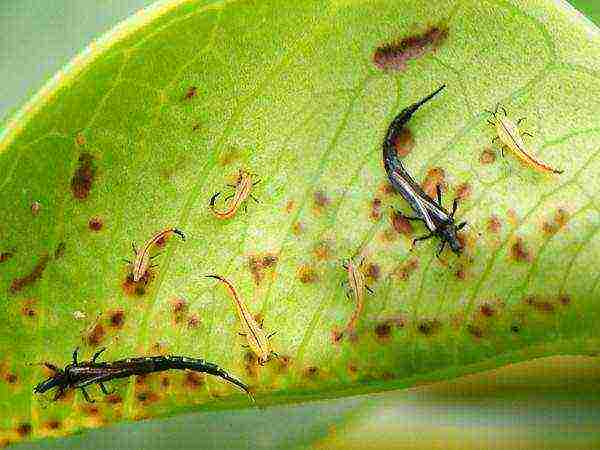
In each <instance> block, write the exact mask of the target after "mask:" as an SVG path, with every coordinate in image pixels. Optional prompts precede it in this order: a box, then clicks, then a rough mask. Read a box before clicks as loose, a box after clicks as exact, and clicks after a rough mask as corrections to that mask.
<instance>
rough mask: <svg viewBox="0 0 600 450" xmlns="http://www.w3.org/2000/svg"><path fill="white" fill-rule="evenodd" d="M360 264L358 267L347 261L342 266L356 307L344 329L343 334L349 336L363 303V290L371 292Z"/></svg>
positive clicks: (354, 326)
mask: <svg viewBox="0 0 600 450" xmlns="http://www.w3.org/2000/svg"><path fill="white" fill-rule="evenodd" d="M362 264H363V263H362V262H361V263H360V265H356V264H354V262H352V260H349V261H348V262H347V263H346V264H344V268H345V269H346V271H347V272H348V283H349V286H350V289H351V290H352V292H353V293H354V297H355V298H356V307H355V308H354V312H353V313H352V316H351V317H350V320H349V321H348V323H347V324H346V326H345V328H344V333H349V334H350V333H352V332H353V331H354V329H355V328H356V323H357V322H358V319H359V317H360V314H361V312H362V310H363V306H364V303H365V290H368V291H369V292H372V291H371V289H370V288H369V286H367V284H366V282H365V276H364V274H363V272H362V270H361V267H362Z"/></svg>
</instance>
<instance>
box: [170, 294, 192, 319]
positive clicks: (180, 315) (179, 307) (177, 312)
mask: <svg viewBox="0 0 600 450" xmlns="http://www.w3.org/2000/svg"><path fill="white" fill-rule="evenodd" d="M188 308H189V305H188V302H187V301H185V300H184V299H183V298H174V299H172V300H171V313H172V314H173V320H174V321H175V323H181V322H182V321H183V319H184V318H185V315H186V314H187V312H188Z"/></svg>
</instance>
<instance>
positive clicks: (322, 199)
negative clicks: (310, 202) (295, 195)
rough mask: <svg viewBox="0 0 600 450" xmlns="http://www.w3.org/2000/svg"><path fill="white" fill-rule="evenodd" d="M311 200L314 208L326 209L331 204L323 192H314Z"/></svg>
mask: <svg viewBox="0 0 600 450" xmlns="http://www.w3.org/2000/svg"><path fill="white" fill-rule="evenodd" d="M313 199H314V202H315V206H316V207H318V208H326V207H327V206H329V205H330V204H331V199H330V198H329V197H328V196H327V194H326V193H325V191H315V193H314V194H313Z"/></svg>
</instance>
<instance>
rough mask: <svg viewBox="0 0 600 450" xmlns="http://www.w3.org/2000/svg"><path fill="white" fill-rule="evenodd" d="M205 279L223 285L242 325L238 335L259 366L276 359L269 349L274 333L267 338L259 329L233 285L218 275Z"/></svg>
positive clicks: (208, 276) (275, 354)
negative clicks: (241, 337) (255, 357)
mask: <svg viewBox="0 0 600 450" xmlns="http://www.w3.org/2000/svg"><path fill="white" fill-rule="evenodd" d="M206 277H207V278H214V279H216V280H219V281H220V282H221V283H223V284H224V285H225V287H226V288H227V291H228V292H229V295H230V296H231V299H232V300H233V303H234V306H235V309H236V312H237V315H238V318H239V319H240V322H241V323H242V328H243V330H244V331H243V332H242V333H240V334H242V335H245V336H246V339H247V340H248V347H250V350H252V351H253V352H254V353H255V354H256V356H257V357H258V363H259V364H260V365H263V364H266V363H267V362H268V361H269V360H270V359H271V357H273V356H275V357H277V353H275V352H274V351H273V349H272V348H271V343H270V342H269V339H270V338H271V336H273V335H274V334H275V333H271V334H270V335H268V336H267V334H266V333H265V331H264V330H263V329H262V328H261V327H260V325H259V324H258V322H256V320H255V319H254V317H253V316H252V314H250V311H249V310H248V307H247V306H246V304H245V303H244V302H243V301H242V299H241V298H240V296H239V295H238V293H237V291H236V290H235V288H234V287H233V285H232V284H231V283H230V282H229V281H228V280H227V279H225V278H223V277H222V276H220V275H206Z"/></svg>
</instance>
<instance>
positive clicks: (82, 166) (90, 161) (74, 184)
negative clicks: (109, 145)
mask: <svg viewBox="0 0 600 450" xmlns="http://www.w3.org/2000/svg"><path fill="white" fill-rule="evenodd" d="M95 176H96V166H95V163H94V156H93V155H91V154H90V153H82V154H81V155H80V156H79V165H78V166H77V170H75V174H73V178H72V179H71V191H72V192H73V196H74V197H75V198H78V199H80V200H83V199H85V198H86V197H87V196H88V195H89V193H90V190H91V189H92V183H93V181H94V178H95Z"/></svg>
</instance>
